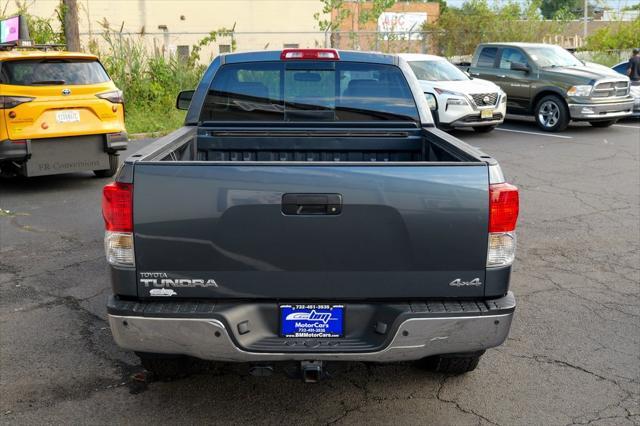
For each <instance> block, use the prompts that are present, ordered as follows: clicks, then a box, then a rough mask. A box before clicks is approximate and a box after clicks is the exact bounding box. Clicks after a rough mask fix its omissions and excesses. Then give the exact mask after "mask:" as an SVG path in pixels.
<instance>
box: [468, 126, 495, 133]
mask: <svg viewBox="0 0 640 426" xmlns="http://www.w3.org/2000/svg"><path fill="white" fill-rule="evenodd" d="M495 128H496V126H476V127H474V128H473V130H474V131H475V132H476V133H489V132H491V131H493V129H495Z"/></svg>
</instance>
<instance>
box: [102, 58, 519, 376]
mask: <svg viewBox="0 0 640 426" xmlns="http://www.w3.org/2000/svg"><path fill="white" fill-rule="evenodd" d="M178 107H183V108H188V112H187V115H186V121H185V125H184V127H182V128H181V129H179V130H177V131H175V132H174V133H172V134H170V135H168V136H166V137H163V138H161V139H159V140H157V141H156V142H154V143H152V144H151V145H149V146H148V147H147V148H146V149H143V150H142V151H140V152H138V153H137V154H135V155H132V156H131V157H129V158H128V159H127V160H126V161H125V162H124V164H123V166H122V167H121V169H120V170H119V172H118V174H117V178H116V181H115V182H114V183H112V184H109V185H107V186H106V187H105V188H104V193H103V204H102V208H103V216H104V219H105V226H106V235H105V250H106V256H107V260H108V263H109V267H110V271H111V280H112V287H113V293H114V294H113V296H112V297H110V299H109V301H108V314H109V323H110V326H111V331H112V333H113V336H114V338H115V341H116V342H117V344H118V345H119V346H121V347H122V348H124V349H127V350H131V351H135V352H136V353H137V354H138V355H139V356H140V358H141V360H142V364H143V365H144V366H145V367H146V368H147V369H149V370H151V371H152V372H154V373H156V374H158V375H172V374H177V372H178V371H180V369H181V368H182V367H184V366H185V365H187V364H188V363H189V362H191V361H192V360H193V359H194V358H199V359H203V360H213V361H231V362H246V363H249V364H250V366H251V370H250V371H251V372H253V373H255V374H267V373H268V372H270V371H272V368H273V366H274V364H275V363H276V362H280V361H286V362H288V365H291V364H293V365H295V367H296V371H298V372H299V373H300V374H301V376H302V378H303V379H304V380H305V381H307V382H315V381H317V380H319V379H320V378H321V377H323V376H324V372H325V371H326V370H325V367H326V363H327V362H328V361H372V362H390V361H418V362H419V363H421V364H422V365H424V366H426V367H430V368H431V369H433V370H436V371H440V372H447V373H464V372H467V371H470V370H473V369H474V368H475V367H476V365H477V364H478V360H479V358H480V356H481V355H482V353H483V352H484V351H485V349H487V348H491V347H495V346H498V345H500V344H502V343H503V342H504V340H505V339H506V337H507V334H508V332H509V328H510V325H511V320H512V317H513V313H514V310H515V299H514V296H513V294H512V293H511V292H510V291H509V278H510V274H511V264H512V262H513V260H514V256H515V226H516V220H517V216H518V190H517V188H516V187H514V186H512V185H510V184H508V183H506V182H505V180H504V177H503V174H502V172H501V170H500V167H499V166H498V163H497V162H496V161H495V160H494V159H493V158H491V157H489V156H487V155H485V154H484V153H482V152H480V151H478V150H476V149H474V148H472V147H470V146H469V145H467V144H465V143H463V142H461V141H459V140H457V139H456V138H454V137H453V136H451V135H449V134H447V133H444V132H442V131H440V130H438V129H437V128H435V126H434V124H433V120H432V118H431V114H430V111H429V107H428V105H427V103H426V100H425V98H424V95H423V93H422V90H421V88H420V86H419V83H418V81H417V80H416V79H415V77H414V76H413V73H412V72H411V69H410V68H409V66H408V65H407V63H406V62H404V61H403V60H402V59H401V58H398V57H396V56H391V55H383V54H372V53H360V52H343V51H336V50H331V49H301V50H298V49H294V50H284V51H282V52H280V51H278V52H256V53H238V54H228V55H222V56H219V57H217V58H216V59H215V60H214V61H213V63H212V64H211V66H210V67H209V69H208V70H207V71H206V73H205V75H204V77H203V79H202V81H201V82H200V84H199V86H198V87H197V89H196V90H195V91H188V92H182V93H181V94H180V96H179V97H178Z"/></svg>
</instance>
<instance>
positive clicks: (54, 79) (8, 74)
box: [0, 58, 109, 86]
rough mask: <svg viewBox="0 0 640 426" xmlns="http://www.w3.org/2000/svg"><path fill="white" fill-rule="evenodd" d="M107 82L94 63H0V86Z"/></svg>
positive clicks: (24, 60) (45, 59)
mask: <svg viewBox="0 0 640 426" xmlns="http://www.w3.org/2000/svg"><path fill="white" fill-rule="evenodd" d="M107 81H109V76H108V75H107V72H106V71H105V70H104V68H103V67H102V65H101V64H100V62H98V61H96V60H90V59H89V60H85V59H66V58H65V59H62V58H61V59H57V58H44V59H42V58H41V59H19V60H10V61H4V62H0V84H7V85H13V86H48V85H59V84H64V85H83V84H84V85H86V84H98V83H105V82H107Z"/></svg>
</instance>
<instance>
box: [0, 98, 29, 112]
mask: <svg viewBox="0 0 640 426" xmlns="http://www.w3.org/2000/svg"><path fill="white" fill-rule="evenodd" d="M34 99H35V98H31V97H29V96H0V109H11V108H15V107H17V106H18V105H20V104H24V103H27V102H31V101H32V100H34Z"/></svg>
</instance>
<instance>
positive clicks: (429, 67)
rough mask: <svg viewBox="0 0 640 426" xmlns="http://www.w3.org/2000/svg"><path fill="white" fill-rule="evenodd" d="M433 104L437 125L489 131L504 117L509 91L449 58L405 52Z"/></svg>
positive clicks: (402, 55)
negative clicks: (460, 66) (473, 74)
mask: <svg viewBox="0 0 640 426" xmlns="http://www.w3.org/2000/svg"><path fill="white" fill-rule="evenodd" d="M399 56H401V57H402V58H404V59H405V60H406V61H408V62H409V66H411V69H412V70H413V73H414V74H415V75H416V77H417V78H418V80H419V81H420V85H421V86H422V90H423V91H424V93H425V96H426V97H427V101H428V102H429V105H430V106H431V111H432V114H433V118H434V120H435V121H436V124H437V126H438V127H440V128H442V129H452V128H456V127H472V128H473V129H474V130H475V131H476V132H482V133H484V132H490V131H491V130H493V129H494V128H495V127H496V126H497V125H498V124H501V123H502V122H503V121H504V117H505V114H506V111H507V95H506V94H505V93H504V92H503V91H502V89H500V87H498V86H497V85H496V84H494V83H492V82H490V81H487V80H481V79H478V78H471V77H469V76H468V75H467V74H466V73H465V72H463V71H462V70H460V69H459V68H458V67H456V66H455V65H453V64H452V63H451V62H449V61H448V60H447V59H446V58H443V57H440V56H434V55H422V54H410V53H402V54H400V55H399Z"/></svg>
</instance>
